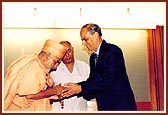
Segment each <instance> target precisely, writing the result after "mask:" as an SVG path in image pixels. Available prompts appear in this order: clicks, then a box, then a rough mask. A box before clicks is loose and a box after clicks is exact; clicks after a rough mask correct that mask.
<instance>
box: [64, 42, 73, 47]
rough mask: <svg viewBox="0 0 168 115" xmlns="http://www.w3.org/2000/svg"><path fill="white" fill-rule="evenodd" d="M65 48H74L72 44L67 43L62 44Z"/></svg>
mask: <svg viewBox="0 0 168 115" xmlns="http://www.w3.org/2000/svg"><path fill="white" fill-rule="evenodd" d="M62 45H63V46H65V47H67V48H71V47H72V46H71V45H70V44H68V43H67V42H64V43H62Z"/></svg>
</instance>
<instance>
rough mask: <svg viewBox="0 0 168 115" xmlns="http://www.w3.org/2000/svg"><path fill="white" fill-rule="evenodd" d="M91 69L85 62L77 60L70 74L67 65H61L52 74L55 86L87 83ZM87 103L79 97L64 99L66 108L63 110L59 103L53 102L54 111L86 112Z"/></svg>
mask: <svg viewBox="0 0 168 115" xmlns="http://www.w3.org/2000/svg"><path fill="white" fill-rule="evenodd" d="M89 73H90V68H89V65H88V64H87V63H85V62H83V61H79V60H75V64H74V68H73V71H72V73H70V72H69V71H68V69H67V67H66V66H65V64H63V63H60V65H59V66H58V68H57V70H56V71H54V72H52V73H51V75H52V77H53V80H54V84H55V85H57V84H59V83H62V84H65V83H68V82H73V83H77V82H81V81H86V79H87V78H88V77H89ZM86 110H87V101H86V100H85V99H83V97H80V98H78V97H77V96H74V97H71V98H69V99H64V108H63V109H61V106H60V103H59V102H53V104H52V111H86Z"/></svg>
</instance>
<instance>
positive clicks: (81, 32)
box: [80, 28, 89, 38]
mask: <svg viewBox="0 0 168 115" xmlns="http://www.w3.org/2000/svg"><path fill="white" fill-rule="evenodd" d="M88 33H89V31H88V30H87V28H83V29H81V31H80V36H81V37H82V38H83V37H85V36H86V35H87V34H88Z"/></svg>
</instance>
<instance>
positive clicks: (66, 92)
mask: <svg viewBox="0 0 168 115" xmlns="http://www.w3.org/2000/svg"><path fill="white" fill-rule="evenodd" d="M54 91H55V94H56V95H57V96H58V98H59V99H60V98H64V97H69V96H71V95H74V94H78V93H80V92H81V91H82V89H81V86H80V85H78V84H77V83H66V84H64V85H61V84H58V85H56V86H55V87H54Z"/></svg>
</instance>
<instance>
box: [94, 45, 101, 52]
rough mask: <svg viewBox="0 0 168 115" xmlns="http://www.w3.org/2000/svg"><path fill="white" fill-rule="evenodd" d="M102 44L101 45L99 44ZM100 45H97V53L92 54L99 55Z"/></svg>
mask: <svg viewBox="0 0 168 115" xmlns="http://www.w3.org/2000/svg"><path fill="white" fill-rule="evenodd" d="M101 44H102V43H101ZM101 44H99V47H98V48H97V51H96V52H95V51H94V53H96V54H97V55H99V51H100V46H101Z"/></svg>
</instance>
